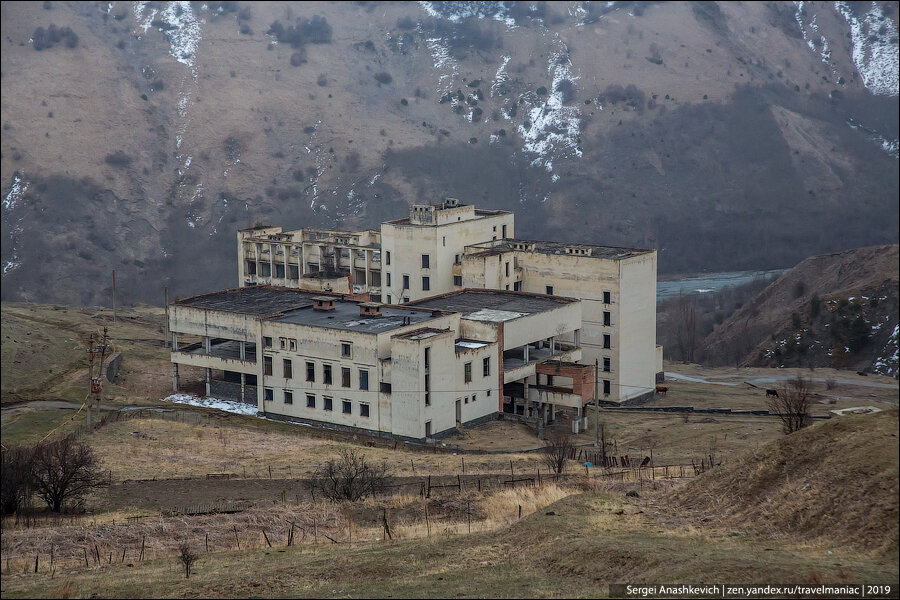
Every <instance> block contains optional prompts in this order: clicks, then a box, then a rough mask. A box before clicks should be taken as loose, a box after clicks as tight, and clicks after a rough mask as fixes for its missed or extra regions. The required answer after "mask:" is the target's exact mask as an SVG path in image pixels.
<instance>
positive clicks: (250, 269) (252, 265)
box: [247, 260, 256, 275]
mask: <svg viewBox="0 0 900 600" xmlns="http://www.w3.org/2000/svg"><path fill="white" fill-rule="evenodd" d="M247 275H256V261H255V260H248V261H247Z"/></svg>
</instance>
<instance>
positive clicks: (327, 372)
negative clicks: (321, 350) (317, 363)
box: [322, 365, 332, 385]
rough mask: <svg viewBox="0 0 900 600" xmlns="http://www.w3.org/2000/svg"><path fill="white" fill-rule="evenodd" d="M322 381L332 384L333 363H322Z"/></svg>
mask: <svg viewBox="0 0 900 600" xmlns="http://www.w3.org/2000/svg"><path fill="white" fill-rule="evenodd" d="M322 376H323V380H322V383H324V384H325V385H331V383H332V381H331V365H322Z"/></svg>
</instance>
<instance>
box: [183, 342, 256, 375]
mask: <svg viewBox="0 0 900 600" xmlns="http://www.w3.org/2000/svg"><path fill="white" fill-rule="evenodd" d="M244 356H245V358H244V359H243V360H242V359H241V342H239V341H236V340H226V339H220V338H216V339H213V340H211V341H210V348H209V354H207V353H206V345H205V344H204V343H203V342H196V343H194V344H188V345H186V346H179V348H178V350H177V351H173V352H172V362H175V363H179V364H186V365H192V366H195V367H204V368H208V369H221V370H223V371H237V372H239V373H256V344H252V343H247V344H246V349H245V353H244Z"/></svg>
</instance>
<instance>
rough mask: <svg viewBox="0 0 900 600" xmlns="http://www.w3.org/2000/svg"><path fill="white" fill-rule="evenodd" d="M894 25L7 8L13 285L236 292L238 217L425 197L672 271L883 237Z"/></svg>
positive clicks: (538, 8)
mask: <svg viewBox="0 0 900 600" xmlns="http://www.w3.org/2000/svg"><path fill="white" fill-rule="evenodd" d="M315 17H318V18H315ZM896 19H897V15H896V14H895V9H894V5H893V4H891V3H884V4H874V5H871V6H870V5H856V4H852V5H844V4H843V3H837V4H831V3H808V2H803V3H800V4H799V5H794V4H792V3H765V4H763V3H721V4H718V3H653V2H638V3H630V2H622V3H614V4H612V5H609V4H604V3H596V2H593V3H587V2H585V3H582V2H568V3H551V4H546V5H545V4H543V3H535V4H530V5H529V4H524V3H519V4H511V5H508V4H507V3H502V2H488V3H476V4H473V3H467V2H446V3H428V2H422V3H419V4H400V3H398V4H375V3H365V2H362V3H272V4H259V3H253V4H252V5H251V4H250V3H239V2H210V3H198V2H134V3H125V2H113V3H75V2H47V3H43V4H41V3H17V2H5V3H4V4H3V20H2V24H0V29H2V44H3V46H2V49H3V52H2V70H3V80H2V99H3V102H2V109H0V112H2V123H3V137H2V159H0V171H2V174H0V181H2V193H3V197H4V202H3V211H2V217H3V218H2V239H3V251H2V262H3V265H4V267H3V292H2V294H3V298H4V299H26V300H38V299H40V300H55V301H62V300H65V301H69V302H72V301H75V302H106V301H107V300H106V299H107V298H108V297H109V294H110V289H109V287H110V286H109V283H108V280H109V279H110V277H109V274H110V271H111V269H116V271H117V276H118V280H119V283H120V294H121V296H122V297H123V298H124V299H126V300H135V299H142V300H152V301H158V300H159V298H158V296H160V292H161V290H160V288H161V287H162V286H163V285H168V286H169V287H170V289H171V290H172V291H174V293H176V294H179V295H182V296H184V295H188V294H190V293H193V292H198V291H203V290H206V289H209V288H211V287H217V286H224V285H232V284H233V283H234V282H233V278H234V272H235V269H234V260H235V252H234V230H235V229H237V228H239V227H242V226H246V225H248V224H252V223H253V222H255V221H256V220H259V219H261V220H265V221H271V222H275V223H279V224H284V225H285V226H287V227H299V226H309V225H318V226H351V227H371V226H375V225H376V224H377V223H378V222H379V221H381V220H385V219H387V218H393V217H396V216H398V215H401V214H403V213H404V212H405V210H406V207H407V206H408V205H409V204H411V203H413V202H421V201H434V200H437V199H439V198H440V197H441V196H442V195H453V196H456V197H459V198H461V199H463V200H464V201H468V202H475V203H478V204H481V205H485V206H491V207H496V208H505V209H511V210H516V212H517V228H518V232H519V234H521V235H523V236H530V237H539V238H557V237H558V238H566V239H573V240H575V241H593V242H600V243H608V244H621V245H640V246H653V247H658V248H659V250H660V268H661V270H662V271H664V272H666V271H668V272H676V271H682V272H683V271H689V270H706V269H709V270H722V269H738V268H754V267H755V268H764V267H778V266H785V265H787V264H793V263H795V262H797V261H799V260H800V259H801V258H802V257H804V256H808V255H810V254H814V253H819V252H828V251H835V250H841V249H844V248H848V247H857V246H861V245H866V244H872V243H886V242H896V241H897V228H896V221H897V217H898V207H897V203H896V201H895V198H896V196H897V194H898V192H900V180H898V173H897V168H896V167H897V142H896V140H897V137H898V133H897V132H898V128H900V126H898V115H897V113H898V110H897V109H898V100H897V98H898V96H897V85H896V78H897V65H896V48H897V33H896V32H897V27H896ZM50 25H55V26H56V27H57V29H56V30H55V33H48V32H49V31H50ZM64 27H68V28H70V29H71V32H73V33H74V34H75V37H73V36H72V35H69V34H68V33H65V34H61V33H60V31H61V30H62V29H61V28H64ZM39 28H43V33H40V32H39ZM76 38H77V39H76ZM35 40H37V43H36V42H35ZM54 40H56V41H54ZM73 42H74V43H73ZM72 46H74V47H72ZM892 51H893V54H892V53H891V52H892ZM848 196H849V197H852V198H853V201H852V202H847V201H846V198H847V197H848ZM198 260H199V261H201V262H202V264H203V268H202V269H197V263H196V262H195V261H198ZM48 281H55V282H60V281H62V282H65V285H64V286H58V285H53V286H48V285H46V282H48ZM63 288H64V289H63Z"/></svg>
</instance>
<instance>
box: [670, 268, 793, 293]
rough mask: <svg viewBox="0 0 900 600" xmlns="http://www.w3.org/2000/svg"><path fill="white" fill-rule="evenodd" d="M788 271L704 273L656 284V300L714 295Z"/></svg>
mask: <svg viewBox="0 0 900 600" xmlns="http://www.w3.org/2000/svg"><path fill="white" fill-rule="evenodd" d="M786 270H787V269H774V270H772V271H730V272H727V273H703V274H700V275H691V276H689V277H682V278H680V279H674V280H671V281H657V282H656V299H657V300H665V299H666V298H671V297H673V296H677V295H678V294H679V293H683V294H712V293H714V292H717V291H719V290H720V289H722V288H724V287H728V286H730V285H740V284H742V283H747V282H748V281H753V279H754V278H756V277H766V278H775V277H777V276H779V275H781V274H782V273H784V272H785V271H786Z"/></svg>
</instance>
